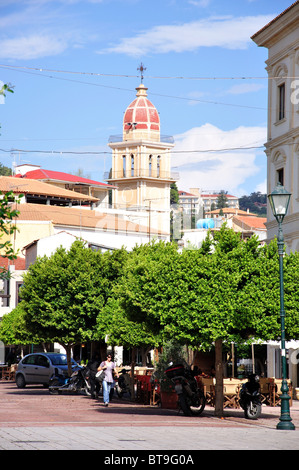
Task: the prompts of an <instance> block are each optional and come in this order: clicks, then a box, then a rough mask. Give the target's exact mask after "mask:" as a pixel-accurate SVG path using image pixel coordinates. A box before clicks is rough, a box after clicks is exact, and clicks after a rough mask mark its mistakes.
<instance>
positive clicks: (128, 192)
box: [107, 69, 175, 234]
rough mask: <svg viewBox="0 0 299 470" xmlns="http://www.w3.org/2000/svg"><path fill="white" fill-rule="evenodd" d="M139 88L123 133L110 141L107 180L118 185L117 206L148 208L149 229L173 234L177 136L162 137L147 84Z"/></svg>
mask: <svg viewBox="0 0 299 470" xmlns="http://www.w3.org/2000/svg"><path fill="white" fill-rule="evenodd" d="M142 70H144V69H142ZM141 78H143V77H142V75H141ZM136 91H137V93H136V98H135V99H134V101H132V103H131V104H129V106H128V107H127V109H126V111H125V113H124V118H123V133H122V136H111V137H110V139H109V144H108V145H109V147H110V148H111V149H112V170H111V173H110V175H109V179H107V181H109V183H110V184H112V185H113V186H116V187H117V190H115V191H114V192H113V198H114V199H113V207H115V208H118V209H124V210H127V211H148V217H147V218H146V219H147V225H148V226H149V230H151V229H155V230H158V232H161V233H162V232H163V233H168V234H169V232H170V184H171V183H172V182H173V181H175V179H174V178H173V177H172V174H171V163H170V152H171V149H172V148H173V147H174V143H173V137H171V136H163V137H161V136H160V118H159V114H158V111H157V109H156V108H155V106H154V105H153V104H152V103H151V102H150V101H149V99H148V98H147V88H146V87H145V86H144V84H143V83H141V84H140V85H139V86H138V87H137V88H136ZM143 225H146V223H144V224H143Z"/></svg>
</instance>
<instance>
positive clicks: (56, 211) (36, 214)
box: [17, 204, 165, 235]
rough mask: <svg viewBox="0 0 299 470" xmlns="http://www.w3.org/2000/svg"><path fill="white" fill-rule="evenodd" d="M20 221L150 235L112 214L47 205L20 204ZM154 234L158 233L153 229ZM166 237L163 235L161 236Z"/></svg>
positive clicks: (145, 228) (136, 225)
mask: <svg viewBox="0 0 299 470" xmlns="http://www.w3.org/2000/svg"><path fill="white" fill-rule="evenodd" d="M17 210H18V211H19V212H20V214H19V216H18V219H17V220H19V221H20V222H21V221H24V220H34V221H38V220H39V221H51V222H52V223H53V224H54V225H61V226H70V227H82V228H94V229H96V228H97V229H101V230H107V231H114V230H115V231H119V232H125V233H128V232H133V233H134V232H138V233H146V234H147V233H148V228H147V227H146V226H143V225H139V224H135V223H132V222H130V221H129V220H125V219H122V218H120V217H118V216H115V215H112V214H103V213H100V212H98V211H94V210H90V209H83V208H82V209H80V208H70V207H62V206H48V205H45V204H19V205H18V207H17ZM151 233H152V234H155V233H156V234H157V233H158V232H157V231H155V230H153V229H151ZM159 233H161V232H159ZM162 234H163V235H165V234H164V233H161V235H162Z"/></svg>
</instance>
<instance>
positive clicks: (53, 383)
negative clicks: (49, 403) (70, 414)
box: [49, 367, 90, 396]
mask: <svg viewBox="0 0 299 470" xmlns="http://www.w3.org/2000/svg"><path fill="white" fill-rule="evenodd" d="M49 392H50V393H51V394H52V395H54V394H61V393H62V392H73V393H85V394H86V395H88V396H90V384H89V381H88V380H87V378H86V370H85V369H84V368H82V367H80V368H79V369H76V370H74V371H73V373H72V375H71V376H70V377H65V375H64V374H63V372H62V371H59V369H58V370H57V371H56V375H53V376H52V377H51V380H50V383H49Z"/></svg>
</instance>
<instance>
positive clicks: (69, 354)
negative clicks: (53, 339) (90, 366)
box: [62, 344, 72, 377]
mask: <svg viewBox="0 0 299 470" xmlns="http://www.w3.org/2000/svg"><path fill="white" fill-rule="evenodd" d="M62 346H63V347H64V349H65V350H66V360H67V372H68V376H69V377H70V376H71V375H72V361H71V359H72V345H71V344H62Z"/></svg>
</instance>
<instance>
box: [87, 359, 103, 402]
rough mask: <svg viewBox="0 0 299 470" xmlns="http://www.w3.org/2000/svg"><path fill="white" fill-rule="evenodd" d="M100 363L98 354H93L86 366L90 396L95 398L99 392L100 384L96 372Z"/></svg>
mask: <svg viewBox="0 0 299 470" xmlns="http://www.w3.org/2000/svg"><path fill="white" fill-rule="evenodd" d="M100 363H101V361H100V357H99V355H98V354H95V355H94V356H93V357H92V358H91V360H90V361H89V362H88V363H87V366H86V369H87V370H86V378H87V379H89V383H90V395H91V398H97V396H98V395H99V393H100V384H99V381H98V380H97V379H96V373H97V371H98V367H99V365H100Z"/></svg>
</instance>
